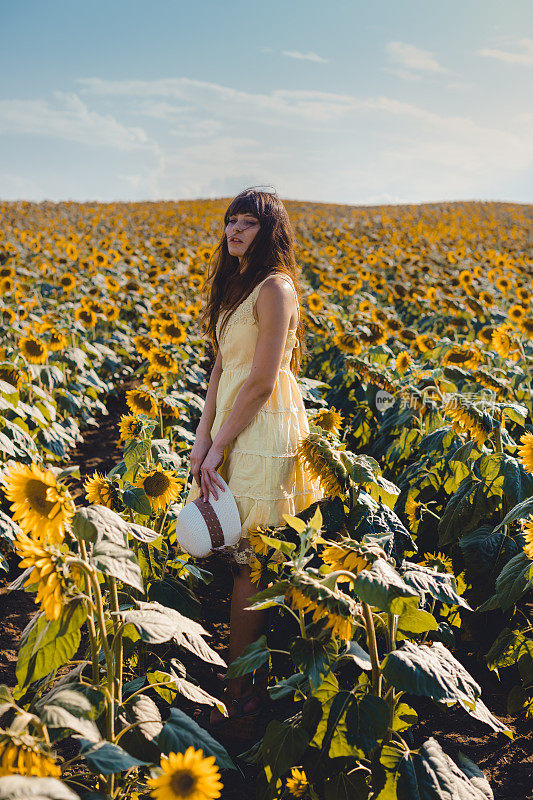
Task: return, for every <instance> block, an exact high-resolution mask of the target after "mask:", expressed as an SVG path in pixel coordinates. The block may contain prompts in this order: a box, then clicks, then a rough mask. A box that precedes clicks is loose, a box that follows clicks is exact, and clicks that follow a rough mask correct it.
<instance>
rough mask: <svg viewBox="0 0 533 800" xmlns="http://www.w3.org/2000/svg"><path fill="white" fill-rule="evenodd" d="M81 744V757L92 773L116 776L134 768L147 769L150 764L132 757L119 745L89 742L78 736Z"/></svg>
mask: <svg viewBox="0 0 533 800" xmlns="http://www.w3.org/2000/svg"><path fill="white" fill-rule="evenodd" d="M75 738H77V739H79V740H80V742H81V749H80V755H82V756H83V757H84V758H85V760H86V761H87V765H88V767H89V769H90V770H91V772H95V773H96V774H100V775H114V774H115V773H117V772H123V771H124V770H125V769H131V768H132V767H145V766H147V764H148V763H149V762H147V761H140V760H139V759H138V758H134V757H133V756H130V754H129V753H127V752H126V750H123V749H122V747H119V746H118V744H112V743H111V742H97V743H96V744H94V743H93V742H89V741H88V740H87V739H84V738H83V737H81V736H76V737H75Z"/></svg>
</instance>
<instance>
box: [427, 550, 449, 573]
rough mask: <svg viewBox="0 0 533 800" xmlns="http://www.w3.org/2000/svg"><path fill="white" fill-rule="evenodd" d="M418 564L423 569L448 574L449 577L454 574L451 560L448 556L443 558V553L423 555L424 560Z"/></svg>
mask: <svg viewBox="0 0 533 800" xmlns="http://www.w3.org/2000/svg"><path fill="white" fill-rule="evenodd" d="M420 564H421V565H422V566H423V567H429V568H430V569H434V570H436V571H437V572H448V573H449V574H450V575H453V574H454V571H453V563H452V560H451V558H449V557H448V556H445V555H444V553H424V558H423V560H422V561H421V562H420Z"/></svg>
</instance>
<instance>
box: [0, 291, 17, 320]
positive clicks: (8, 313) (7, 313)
mask: <svg viewBox="0 0 533 800" xmlns="http://www.w3.org/2000/svg"><path fill="white" fill-rule="evenodd" d="M0 291H1V290H0ZM0 313H1V315H2V322H4V323H5V324H6V325H13V323H14V322H15V320H16V318H17V315H16V314H15V312H14V311H13V309H12V308H3V309H2V311H1V312H0Z"/></svg>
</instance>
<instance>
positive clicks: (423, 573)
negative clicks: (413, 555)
mask: <svg viewBox="0 0 533 800" xmlns="http://www.w3.org/2000/svg"><path fill="white" fill-rule="evenodd" d="M400 574H401V576H402V578H403V580H404V581H405V583H406V584H407V585H408V586H411V587H412V588H413V589H416V591H417V592H418V593H419V594H420V595H421V597H422V598H424V597H425V595H426V594H429V595H430V596H431V597H434V598H435V599H436V600H440V601H441V603H447V604H448V605H452V606H462V608H467V609H469V610H471V608H470V606H469V605H468V603H467V602H466V600H464V599H463V598H462V597H461V595H460V594H459V593H458V591H457V583H456V581H455V577H454V576H453V575H448V574H447V573H443V572H437V570H434V569H430V568H429V567H425V566H423V565H422V564H415V563H413V562H412V561H404V562H403V564H402V566H401V568H400Z"/></svg>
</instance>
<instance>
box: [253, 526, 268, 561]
mask: <svg viewBox="0 0 533 800" xmlns="http://www.w3.org/2000/svg"><path fill="white" fill-rule="evenodd" d="M261 533H262V534H264V535H265V536H268V531H266V530H264V529H263V528H262V527H261V526H255V527H252V528H248V538H249V540H250V544H251V545H252V547H253V549H254V551H255V553H256V554H257V555H259V556H266V555H267V554H268V551H269V550H270V549H271V546H270V545H269V544H267V543H266V542H264V541H263V539H262V538H261V536H260V534H261Z"/></svg>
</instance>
